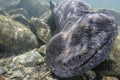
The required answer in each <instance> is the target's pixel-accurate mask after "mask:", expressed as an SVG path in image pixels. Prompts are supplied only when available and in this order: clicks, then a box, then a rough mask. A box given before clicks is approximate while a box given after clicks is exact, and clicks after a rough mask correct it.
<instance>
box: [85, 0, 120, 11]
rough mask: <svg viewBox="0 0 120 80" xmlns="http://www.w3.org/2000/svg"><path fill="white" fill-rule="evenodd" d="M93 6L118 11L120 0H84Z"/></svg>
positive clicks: (119, 9)
mask: <svg viewBox="0 0 120 80" xmlns="http://www.w3.org/2000/svg"><path fill="white" fill-rule="evenodd" d="M85 1H86V2H88V3H89V4H91V6H92V7H94V8H106V9H115V10H118V11H120V0H85Z"/></svg>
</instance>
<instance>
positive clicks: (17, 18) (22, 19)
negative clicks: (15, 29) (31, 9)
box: [11, 14, 29, 26]
mask: <svg viewBox="0 0 120 80" xmlns="http://www.w3.org/2000/svg"><path fill="white" fill-rule="evenodd" d="M11 17H12V19H13V20H15V21H18V22H20V23H22V24H23V25H25V26H28V25H29V21H28V19H27V18H26V17H25V16H24V15H22V14H14V15H12V16H11Z"/></svg>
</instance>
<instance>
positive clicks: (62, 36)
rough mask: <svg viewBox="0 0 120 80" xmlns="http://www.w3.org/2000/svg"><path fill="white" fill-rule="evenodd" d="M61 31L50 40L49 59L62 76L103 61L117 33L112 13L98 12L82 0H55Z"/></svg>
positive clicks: (56, 19) (52, 8) (77, 72)
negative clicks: (58, 1) (59, 0)
mask: <svg viewBox="0 0 120 80" xmlns="http://www.w3.org/2000/svg"><path fill="white" fill-rule="evenodd" d="M51 10H52V13H53V16H54V19H55V23H56V25H57V26H58V27H59V31H60V32H59V33H58V34H56V35H55V36H54V37H53V38H52V39H51V40H50V41H49V43H48V44H47V51H46V52H47V54H46V63H47V65H48V66H49V67H50V68H51V70H52V71H53V73H55V74H56V75H57V76H59V77H62V78H67V77H73V76H78V75H82V74H83V73H85V72H86V71H88V70H90V69H92V68H94V67H96V66H97V65H99V64H100V63H101V62H103V61H104V60H105V59H106V58H107V56H108V55H109V53H110V50H111V48H112V45H113V43H114V41H115V38H116V36H117V24H116V21H115V19H114V17H112V16H111V15H108V14H103V13H102V12H101V13H97V12H94V11H93V10H92V9H91V7H90V5H89V4H87V3H86V2H83V1H81V0H63V1H61V2H60V3H58V4H53V3H52V2H51Z"/></svg>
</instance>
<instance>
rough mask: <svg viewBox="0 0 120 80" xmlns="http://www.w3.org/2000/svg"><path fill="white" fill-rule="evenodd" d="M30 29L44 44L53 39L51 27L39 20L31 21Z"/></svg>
mask: <svg viewBox="0 0 120 80" xmlns="http://www.w3.org/2000/svg"><path fill="white" fill-rule="evenodd" d="M30 28H31V30H32V31H33V33H34V34H35V35H36V36H37V37H38V38H39V39H40V40H41V41H42V42H44V43H47V42H48V41H49V40H50V38H51V31H50V27H49V26H48V25H47V24H46V23H44V22H42V21H40V20H39V19H31V20H30Z"/></svg>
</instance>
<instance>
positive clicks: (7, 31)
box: [0, 15, 38, 52]
mask: <svg viewBox="0 0 120 80" xmlns="http://www.w3.org/2000/svg"><path fill="white" fill-rule="evenodd" d="M37 46H38V41H37V38H36V36H35V35H34V34H33V33H32V32H31V30H30V29H28V28H26V27H25V26H24V25H22V24H20V23H19V22H16V21H14V20H12V19H11V18H8V17H5V16H3V15H0V48H1V49H4V50H6V51H10V52H21V51H28V50H29V49H33V48H35V47H37Z"/></svg>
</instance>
